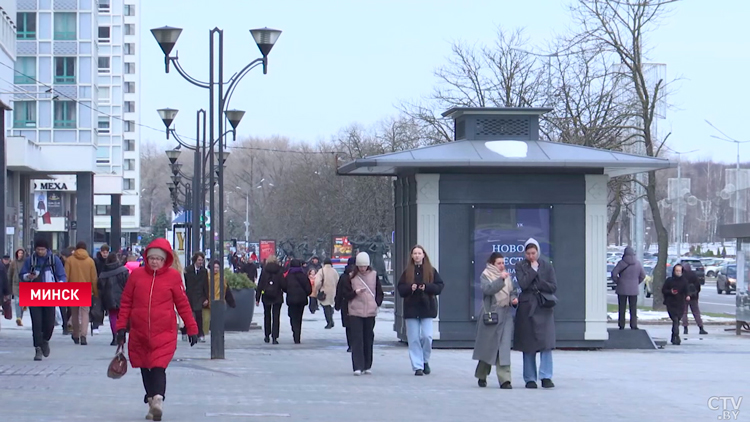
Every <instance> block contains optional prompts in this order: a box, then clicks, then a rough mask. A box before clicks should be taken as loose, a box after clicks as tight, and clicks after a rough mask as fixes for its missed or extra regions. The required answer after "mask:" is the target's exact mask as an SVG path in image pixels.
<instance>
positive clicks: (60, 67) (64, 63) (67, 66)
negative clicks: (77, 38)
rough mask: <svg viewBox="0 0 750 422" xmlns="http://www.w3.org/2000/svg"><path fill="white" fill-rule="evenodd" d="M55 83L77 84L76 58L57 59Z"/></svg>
mask: <svg viewBox="0 0 750 422" xmlns="http://www.w3.org/2000/svg"><path fill="white" fill-rule="evenodd" d="M55 83H56V84H74V83H76V58H75V57H55Z"/></svg>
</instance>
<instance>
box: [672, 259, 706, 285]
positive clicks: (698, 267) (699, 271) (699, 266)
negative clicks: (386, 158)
mask: <svg viewBox="0 0 750 422" xmlns="http://www.w3.org/2000/svg"><path fill="white" fill-rule="evenodd" d="M677 264H680V265H685V264H690V268H691V269H692V270H693V271H694V272H695V275H697V276H698V280H699V281H700V282H701V285H704V284H706V268H705V267H704V266H703V263H702V262H701V260H700V259H699V258H692V257H687V256H683V257H670V258H669V259H667V277H669V276H671V275H672V267H674V266H675V265H677Z"/></svg>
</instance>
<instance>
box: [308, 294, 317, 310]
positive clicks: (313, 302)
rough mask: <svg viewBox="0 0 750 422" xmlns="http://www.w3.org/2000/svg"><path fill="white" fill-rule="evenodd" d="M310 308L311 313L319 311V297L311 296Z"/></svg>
mask: <svg viewBox="0 0 750 422" xmlns="http://www.w3.org/2000/svg"><path fill="white" fill-rule="evenodd" d="M309 308H310V313H311V314H314V313H315V312H317V311H318V299H317V298H314V297H311V298H310V306H309Z"/></svg>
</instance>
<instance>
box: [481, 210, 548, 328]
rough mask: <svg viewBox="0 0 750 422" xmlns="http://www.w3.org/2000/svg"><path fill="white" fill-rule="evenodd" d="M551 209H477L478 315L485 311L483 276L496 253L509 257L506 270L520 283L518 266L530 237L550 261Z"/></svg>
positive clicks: (506, 261)
mask: <svg viewBox="0 0 750 422" xmlns="http://www.w3.org/2000/svg"><path fill="white" fill-rule="evenodd" d="M549 232H550V208H549V207H530V208H522V207H502V208H475V210H474V280H472V289H473V293H474V294H473V298H474V316H476V315H479V312H481V310H482V290H481V287H480V282H479V277H480V276H481V275H482V271H484V269H485V267H486V266H487V259H489V257H490V255H491V254H492V253H493V252H500V253H502V254H503V256H504V257H505V266H506V269H507V271H508V272H509V273H511V275H513V282H514V283H515V282H516V277H515V264H516V262H519V261H521V260H523V259H524V243H526V241H527V240H528V239H529V238H530V237H533V238H534V239H536V240H537V242H539V246H540V247H541V249H542V250H541V253H542V255H543V256H545V257H547V258H550V257H551V253H550V241H549V236H550V233H549Z"/></svg>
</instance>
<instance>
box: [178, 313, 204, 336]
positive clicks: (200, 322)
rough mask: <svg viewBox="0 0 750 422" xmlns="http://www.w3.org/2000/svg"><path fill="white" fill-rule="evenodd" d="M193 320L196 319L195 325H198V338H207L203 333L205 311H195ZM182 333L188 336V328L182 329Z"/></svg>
mask: <svg viewBox="0 0 750 422" xmlns="http://www.w3.org/2000/svg"><path fill="white" fill-rule="evenodd" d="M193 319H195V323H196V324H198V337H205V336H206V335H205V333H203V309H201V310H199V311H193ZM180 333H182V334H187V326H184V327H182V328H180Z"/></svg>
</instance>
